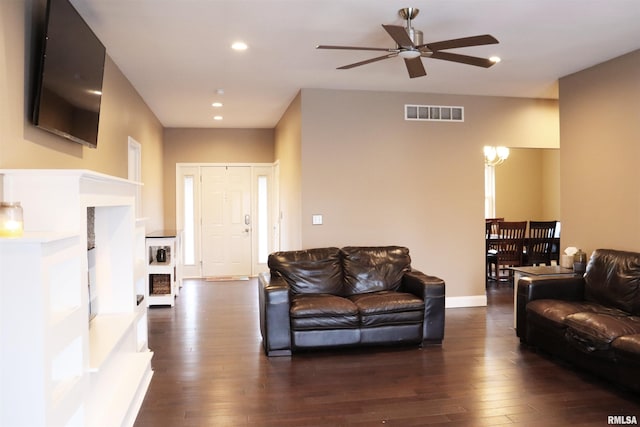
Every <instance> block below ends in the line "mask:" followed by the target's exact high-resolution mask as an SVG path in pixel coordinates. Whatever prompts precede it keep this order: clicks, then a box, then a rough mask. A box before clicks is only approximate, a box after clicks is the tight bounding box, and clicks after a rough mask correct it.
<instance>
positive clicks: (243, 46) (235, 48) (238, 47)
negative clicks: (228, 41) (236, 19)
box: [231, 42, 248, 50]
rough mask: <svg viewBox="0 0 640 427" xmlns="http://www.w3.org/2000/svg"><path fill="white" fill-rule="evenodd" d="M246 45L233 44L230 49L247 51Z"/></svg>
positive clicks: (240, 43) (241, 43) (242, 43)
mask: <svg viewBox="0 0 640 427" xmlns="http://www.w3.org/2000/svg"><path fill="white" fill-rule="evenodd" d="M247 47H248V46H247V44H246V43H244V42H235V43H233V44H232V45H231V49H233V50H247Z"/></svg>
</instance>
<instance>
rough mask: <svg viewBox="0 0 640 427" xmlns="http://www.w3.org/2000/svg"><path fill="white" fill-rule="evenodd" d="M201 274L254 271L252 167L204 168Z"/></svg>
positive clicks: (245, 274) (248, 273)
mask: <svg viewBox="0 0 640 427" xmlns="http://www.w3.org/2000/svg"><path fill="white" fill-rule="evenodd" d="M201 176H202V189H201V192H202V193H201V194H202V203H201V218H202V234H201V235H202V240H201V244H202V275H203V276H204V277H212V276H249V275H251V228H252V227H251V225H252V224H251V222H252V219H251V168H250V167H248V166H207V167H203V168H202V175H201Z"/></svg>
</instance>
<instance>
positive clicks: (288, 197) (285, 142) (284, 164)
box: [275, 93, 302, 250]
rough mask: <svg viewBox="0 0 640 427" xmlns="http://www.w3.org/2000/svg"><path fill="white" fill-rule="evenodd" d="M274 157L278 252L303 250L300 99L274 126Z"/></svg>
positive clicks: (296, 100)
mask: <svg viewBox="0 0 640 427" xmlns="http://www.w3.org/2000/svg"><path fill="white" fill-rule="evenodd" d="M275 141H276V146H275V158H276V160H277V162H278V168H277V170H278V173H279V187H280V189H279V191H280V206H279V208H278V209H279V211H280V249H281V250H294V249H300V248H301V247H302V230H301V227H302V226H301V222H300V221H301V219H302V216H301V215H302V183H301V179H302V154H301V150H302V96H301V94H300V93H298V95H297V96H296V97H295V98H294V100H293V101H292V102H291V104H290V105H289V107H288V108H287V111H285V113H284V114H283V116H282V118H281V119H280V121H279V122H278V125H277V126H276V133H275Z"/></svg>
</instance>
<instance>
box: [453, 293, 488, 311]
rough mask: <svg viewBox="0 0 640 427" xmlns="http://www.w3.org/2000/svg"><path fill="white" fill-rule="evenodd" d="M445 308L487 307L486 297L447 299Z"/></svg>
mask: <svg viewBox="0 0 640 427" xmlns="http://www.w3.org/2000/svg"><path fill="white" fill-rule="evenodd" d="M444 306H445V308H461V307H486V306H487V296H486V295H469V296H464V297H445V299H444Z"/></svg>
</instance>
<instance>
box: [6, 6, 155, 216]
mask: <svg viewBox="0 0 640 427" xmlns="http://www.w3.org/2000/svg"><path fill="white" fill-rule="evenodd" d="M41 3H42V2H39V1H37V0H33V2H32V1H31V0H26V1H25V0H6V1H1V2H0V89H2V92H1V93H2V96H0V168H45V169H48V168H52V169H89V170H93V171H96V172H101V173H105V174H109V175H114V176H118V177H122V178H126V177H127V174H128V169H127V150H128V137H129V136H131V137H133V138H134V139H136V140H137V141H138V142H139V143H140V144H141V145H142V177H143V181H144V183H145V186H144V187H143V190H142V191H143V215H144V216H145V217H147V218H148V222H147V224H148V227H157V226H161V225H162V224H163V222H164V220H163V213H162V187H161V185H160V177H161V176H162V169H161V165H162V162H161V159H162V126H161V124H160V122H159V121H158V120H157V119H156V117H155V116H154V115H153V113H152V112H151V111H150V110H149V108H148V107H147V106H146V104H145V103H144V101H143V100H142V98H140V96H139V95H138V94H137V92H136V91H135V89H134V88H133V87H132V86H131V84H130V83H129V82H128V80H127V79H126V78H125V77H124V75H123V74H122V73H121V72H120V70H119V69H118V67H117V66H116V65H115V64H114V62H113V61H112V60H111V59H110V58H109V57H108V56H107V61H106V64H105V75H104V84H103V98H102V108H101V115H100V126H99V136H98V148H97V149H90V148H87V147H84V146H82V145H80V144H77V143H74V142H70V141H68V140H66V139H64V138H61V137H58V136H56V135H53V134H50V133H48V132H45V131H42V130H40V129H37V128H36V127H34V126H33V125H32V124H31V122H30V116H31V113H30V99H31V87H30V86H31V84H30V81H31V58H32V56H34V55H33V49H32V48H31V46H32V44H33V40H32V16H37V15H38V14H39V13H41V11H40V10H39V9H38V6H40V5H41Z"/></svg>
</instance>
